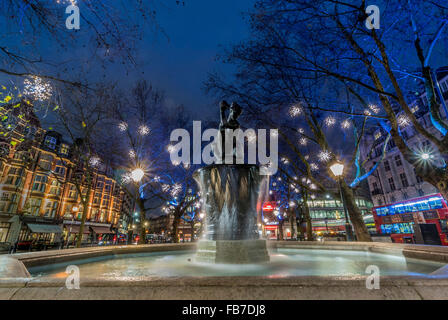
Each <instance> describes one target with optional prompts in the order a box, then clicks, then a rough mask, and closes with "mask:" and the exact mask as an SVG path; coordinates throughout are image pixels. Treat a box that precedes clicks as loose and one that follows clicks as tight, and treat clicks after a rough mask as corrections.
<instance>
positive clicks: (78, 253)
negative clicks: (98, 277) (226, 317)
mask: <svg viewBox="0 0 448 320" xmlns="http://www.w3.org/2000/svg"><path fill="white" fill-rule="evenodd" d="M229 241H231V240H229ZM235 241H237V240H235ZM196 245H197V243H177V244H174V243H168V244H149V245H138V246H137V245H126V246H107V247H88V248H79V249H65V250H51V251H38V252H28V253H18V254H13V255H1V256H0V279H2V278H9V279H14V278H16V279H19V278H30V277H31V276H30V274H29V272H28V270H27V268H29V267H35V266H42V265H47V264H52V263H59V262H68V261H73V260H78V259H87V258H92V257H100V256H109V255H120V254H132V253H149V252H166V251H186V250H194V249H195V248H196ZM268 248H269V249H271V250H272V249H274V250H275V249H276V248H285V249H288V248H291V249H322V250H354V251H369V252H373V253H382V254H390V255H398V256H404V257H406V258H411V259H420V260H426V261H432V262H438V263H444V264H445V266H444V267H442V268H440V269H439V270H441V269H443V270H444V272H443V274H446V275H447V276H448V247H443V246H428V245H415V244H397V243H383V242H343V241H325V242H322V241H310V242H296V241H268ZM229 278H239V277H229Z"/></svg>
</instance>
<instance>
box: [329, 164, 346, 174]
mask: <svg viewBox="0 0 448 320" xmlns="http://www.w3.org/2000/svg"><path fill="white" fill-rule="evenodd" d="M330 170H331V172H332V173H333V174H334V176H335V177H340V176H342V174H343V173H344V165H343V164H342V163H341V162H335V163H334V164H332V165H331V166H330Z"/></svg>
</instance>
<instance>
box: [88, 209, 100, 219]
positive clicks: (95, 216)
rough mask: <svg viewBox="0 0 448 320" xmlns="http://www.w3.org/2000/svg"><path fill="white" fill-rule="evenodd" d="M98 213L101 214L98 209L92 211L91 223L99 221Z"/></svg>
mask: <svg viewBox="0 0 448 320" xmlns="http://www.w3.org/2000/svg"><path fill="white" fill-rule="evenodd" d="M98 212H99V210H98V209H92V215H91V217H90V220H91V221H98V220H97V219H98V218H99V217H98Z"/></svg>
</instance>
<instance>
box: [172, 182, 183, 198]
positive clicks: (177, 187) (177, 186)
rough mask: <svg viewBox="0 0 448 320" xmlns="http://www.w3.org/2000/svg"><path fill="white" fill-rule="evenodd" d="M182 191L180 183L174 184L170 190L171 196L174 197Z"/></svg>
mask: <svg viewBox="0 0 448 320" xmlns="http://www.w3.org/2000/svg"><path fill="white" fill-rule="evenodd" d="M181 191H182V185H181V184H180V183H175V184H174V185H173V187H172V188H171V196H173V197H176V196H177V195H178V194H179V193H180V192H181Z"/></svg>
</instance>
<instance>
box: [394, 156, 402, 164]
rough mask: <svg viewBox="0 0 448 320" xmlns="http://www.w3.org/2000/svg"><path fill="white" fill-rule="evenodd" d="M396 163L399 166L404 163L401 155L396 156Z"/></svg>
mask: <svg viewBox="0 0 448 320" xmlns="http://www.w3.org/2000/svg"><path fill="white" fill-rule="evenodd" d="M395 164H396V165H397V167H400V166H401V165H402V162H401V156H400V155H397V156H395Z"/></svg>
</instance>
